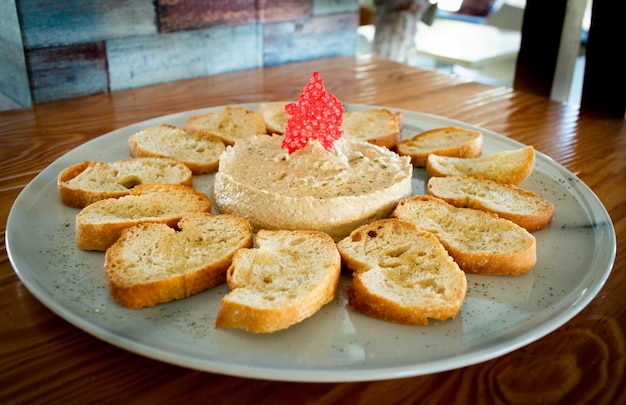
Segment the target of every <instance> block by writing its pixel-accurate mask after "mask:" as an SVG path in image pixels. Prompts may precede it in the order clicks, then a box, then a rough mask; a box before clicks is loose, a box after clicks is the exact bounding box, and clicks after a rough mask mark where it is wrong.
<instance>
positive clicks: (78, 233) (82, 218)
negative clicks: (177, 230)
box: [74, 184, 211, 251]
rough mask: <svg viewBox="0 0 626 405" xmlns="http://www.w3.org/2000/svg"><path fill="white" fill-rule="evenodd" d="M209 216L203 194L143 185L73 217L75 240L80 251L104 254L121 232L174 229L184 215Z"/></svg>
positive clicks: (176, 187)
mask: <svg viewBox="0 0 626 405" xmlns="http://www.w3.org/2000/svg"><path fill="white" fill-rule="evenodd" d="M194 212H211V200H210V199H209V197H207V196H206V195H205V194H203V193H201V192H199V191H196V190H194V189H192V188H190V187H187V186H182V185H177V184H143V185H139V186H136V187H134V188H133V189H131V191H130V194H129V195H126V196H122V197H120V198H107V199H105V200H100V201H97V202H95V203H93V204H90V205H88V206H86V207H85V208H83V209H82V210H81V211H80V212H79V213H78V215H77V216H76V223H75V235H74V236H75V240H76V245H77V246H78V248H79V249H82V250H100V251H105V250H106V249H108V248H109V246H111V245H112V244H113V243H115V241H116V240H117V239H118V238H119V237H120V235H121V233H122V230H124V229H126V228H130V227H131V226H134V225H137V224H139V223H142V222H153V223H163V224H166V225H168V226H170V227H173V226H175V225H176V224H177V223H178V221H179V220H180V219H181V218H182V217H183V216H185V215H189V214H192V213H194Z"/></svg>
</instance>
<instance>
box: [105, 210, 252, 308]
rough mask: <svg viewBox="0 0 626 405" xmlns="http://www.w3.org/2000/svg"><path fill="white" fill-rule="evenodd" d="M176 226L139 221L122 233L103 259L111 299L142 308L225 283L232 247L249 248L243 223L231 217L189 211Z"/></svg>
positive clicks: (249, 232)
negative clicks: (189, 213) (176, 228)
mask: <svg viewBox="0 0 626 405" xmlns="http://www.w3.org/2000/svg"><path fill="white" fill-rule="evenodd" d="M177 227H178V229H180V230H179V231H177V230H175V229H173V228H170V227H169V226H167V225H165V224H155V223H142V224H138V225H135V226H133V227H130V228H127V229H125V230H124V231H122V235H121V237H120V238H119V239H118V240H117V242H116V243H114V244H113V245H112V246H111V247H110V248H108V249H107V251H106V255H105V262H104V271H105V276H106V281H107V286H108V288H109V293H110V294H111V297H112V298H113V300H114V301H116V302H117V303H118V304H120V305H122V306H124V307H127V308H142V307H151V306H154V305H156V304H160V303H164V302H169V301H172V300H177V299H182V298H186V297H190V296H192V295H194V294H197V293H199V292H201V291H204V290H206V289H208V288H211V287H214V286H216V285H218V284H220V283H223V282H224V281H226V270H227V269H228V266H230V263H231V261H232V257H233V255H234V254H235V251H237V250H238V249H240V248H247V247H251V246H252V228H251V227H250V224H249V222H248V221H247V220H246V219H244V218H240V217H236V216H233V215H217V216H213V215H211V214H210V213H205V212H203V213H196V214H191V215H188V216H185V217H183V218H182V219H181V220H180V221H179V222H178V225H177Z"/></svg>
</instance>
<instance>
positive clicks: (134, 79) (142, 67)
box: [107, 23, 262, 91]
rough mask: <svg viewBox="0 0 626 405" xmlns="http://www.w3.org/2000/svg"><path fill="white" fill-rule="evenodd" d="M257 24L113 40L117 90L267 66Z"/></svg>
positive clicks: (111, 57) (110, 57)
mask: <svg viewBox="0 0 626 405" xmlns="http://www.w3.org/2000/svg"><path fill="white" fill-rule="evenodd" d="M260 32H261V31H260V27H259V25H258V24H257V23H252V24H245V25H236V26H230V25H220V26H216V27H213V28H208V29H205V30H196V31H185V32H177V33H170V34H160V35H155V36H142V37H131V38H123V39H115V40H111V41H108V42H107V58H108V61H109V79H110V85H111V91H116V90H122V89H129V88H135V87H141V86H146V85H149V84H154V83H163V82H169V81H174V80H182V79H189V78H194V77H200V76H209V75H215V74H219V73H224V72H231V71H235V70H243V69H251V68H256V67H260V66H261V65H262V43H261V34H260Z"/></svg>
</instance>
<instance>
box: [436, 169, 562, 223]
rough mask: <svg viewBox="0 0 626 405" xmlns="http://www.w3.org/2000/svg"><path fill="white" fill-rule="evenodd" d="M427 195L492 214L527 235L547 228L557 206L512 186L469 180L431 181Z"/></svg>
mask: <svg viewBox="0 0 626 405" xmlns="http://www.w3.org/2000/svg"><path fill="white" fill-rule="evenodd" d="M428 194H430V195H432V196H434V197H438V198H441V199H442V200H444V201H446V202H448V203H450V204H452V205H454V206H455V207H466V208H474V209H478V210H482V211H487V212H492V213H494V214H496V215H497V216H499V217H501V218H506V219H508V220H509V221H513V222H515V223H516V224H517V225H519V226H521V227H522V228H525V229H526V230H527V231H528V232H535V231H538V230H540V229H543V228H545V227H546V226H548V224H550V222H552V218H553V217H554V205H553V204H552V203H551V202H549V201H547V200H545V199H543V198H541V197H540V196H538V195H537V194H535V193H533V192H531V191H527V190H524V189H522V188H519V187H516V186H514V185H512V184H507V183H498V182H496V181H493V180H487V179H479V178H476V177H470V176H447V177H431V178H430V179H429V180H428Z"/></svg>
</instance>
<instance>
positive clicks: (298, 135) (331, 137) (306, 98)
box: [282, 72, 344, 153]
mask: <svg viewBox="0 0 626 405" xmlns="http://www.w3.org/2000/svg"><path fill="white" fill-rule="evenodd" d="M285 112H286V113H287V115H288V119H287V123H286V124H285V136H284V137H283V142H282V148H283V149H287V150H288V151H289V153H293V152H294V151H296V150H298V149H300V148H303V147H305V146H306V144H307V143H308V142H309V139H317V140H318V141H319V143H320V144H321V145H322V146H323V147H324V148H325V149H326V150H330V148H332V147H333V144H334V143H335V141H336V140H337V139H339V138H341V136H342V135H343V128H342V122H343V112H344V108H343V105H342V104H341V102H340V101H339V100H338V99H337V97H335V96H334V95H332V94H331V93H328V92H327V91H326V89H325V88H324V82H323V81H322V78H321V77H320V75H319V73H318V72H313V76H312V77H311V79H310V80H309V82H308V83H307V84H306V86H305V87H304V91H303V92H302V94H301V95H300V96H299V97H298V100H297V102H295V103H291V104H287V105H286V106H285Z"/></svg>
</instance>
